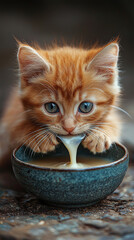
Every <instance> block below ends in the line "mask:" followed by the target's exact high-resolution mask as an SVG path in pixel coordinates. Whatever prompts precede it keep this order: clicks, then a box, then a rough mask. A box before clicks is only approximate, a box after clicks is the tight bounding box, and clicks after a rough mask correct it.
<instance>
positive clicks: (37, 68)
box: [17, 45, 50, 83]
mask: <svg viewBox="0 0 134 240" xmlns="http://www.w3.org/2000/svg"><path fill="white" fill-rule="evenodd" d="M17 56H18V62H19V69H20V75H21V80H23V81H25V83H32V82H35V81H36V79H37V77H38V76H40V75H43V74H45V72H48V71H50V64H49V63H48V62H47V61H46V60H45V59H44V58H43V57H42V56H40V54H39V53H38V52H37V51H36V50H35V49H33V48H32V47H30V46H27V45H20V46H19V49H18V54H17Z"/></svg>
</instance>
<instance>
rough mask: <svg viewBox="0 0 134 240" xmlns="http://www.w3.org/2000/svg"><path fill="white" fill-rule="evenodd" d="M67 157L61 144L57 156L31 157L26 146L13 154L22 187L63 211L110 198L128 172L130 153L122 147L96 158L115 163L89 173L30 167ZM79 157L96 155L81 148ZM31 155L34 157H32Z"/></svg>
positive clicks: (114, 148)
mask: <svg viewBox="0 0 134 240" xmlns="http://www.w3.org/2000/svg"><path fill="white" fill-rule="evenodd" d="M65 154H68V152H67V150H66V149H65V147H64V146H63V145H62V144H61V145H60V146H59V147H58V148H57V149H56V151H55V152H52V153H49V154H46V155H43V156H42V154H39V153H36V154H32V151H31V150H30V149H26V147H25V146H23V147H21V148H18V149H16V150H14V152H13V157H12V166H13V171H14V174H15V176H16V178H17V180H18V181H19V183H20V184H21V185H22V186H23V187H24V188H25V189H26V190H27V191H28V192H31V193H33V194H34V195H36V196H37V197H38V198H40V199H42V200H44V201H45V203H47V204H49V205H53V206H60V207H85V206H90V205H93V204H95V203H97V202H99V201H100V200H102V199H104V198H106V197H107V196H108V195H110V194H111V193H112V192H113V191H114V190H115V189H116V188H117V187H118V186H119V185H120V183H121V182H122V180H123V178H124V176H125V173H126V171H127V168H128V162H129V157H128V151H127V149H126V148H125V147H124V146H123V145H121V144H115V145H113V146H112V147H111V148H110V149H109V150H108V151H107V152H105V153H102V154H96V155H95V157H100V158H107V159H110V160H111V161H112V163H110V164H108V165H103V166H97V167H92V168H86V169H78V170H77V169H72V170H71V169H50V168H45V167H40V166H35V165H32V164H30V159H39V158H41V157H44V158H49V156H52V155H53V156H57V155H63V156H65ZM78 154H79V155H83V156H85V155H86V156H88V157H89V156H91V157H93V156H94V155H93V154H92V153H90V151H89V150H87V149H84V148H83V147H82V146H81V145H80V147H79V149H78ZM31 155H32V157H31Z"/></svg>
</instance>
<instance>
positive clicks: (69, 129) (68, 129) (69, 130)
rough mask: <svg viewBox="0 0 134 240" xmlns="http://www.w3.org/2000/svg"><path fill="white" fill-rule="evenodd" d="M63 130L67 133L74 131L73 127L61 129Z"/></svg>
mask: <svg viewBox="0 0 134 240" xmlns="http://www.w3.org/2000/svg"><path fill="white" fill-rule="evenodd" d="M63 128H64V130H66V131H67V132H68V133H71V132H72V131H73V130H74V129H75V127H63Z"/></svg>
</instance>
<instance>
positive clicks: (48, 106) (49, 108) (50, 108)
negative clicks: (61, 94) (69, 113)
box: [45, 102, 59, 113]
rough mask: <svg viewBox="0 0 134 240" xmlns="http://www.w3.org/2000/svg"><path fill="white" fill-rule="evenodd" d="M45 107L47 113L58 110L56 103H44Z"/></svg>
mask: <svg viewBox="0 0 134 240" xmlns="http://www.w3.org/2000/svg"><path fill="white" fill-rule="evenodd" d="M45 109H46V110H47V112H48V113H57V112H59V107H58V105H57V104H56V103H54V102H50V103H46V104H45Z"/></svg>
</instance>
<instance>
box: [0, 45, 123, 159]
mask: <svg viewBox="0 0 134 240" xmlns="http://www.w3.org/2000/svg"><path fill="white" fill-rule="evenodd" d="M118 53H119V47H118V43H117V42H112V43H110V44H108V45H106V46H104V47H100V48H91V49H90V50H86V49H81V48H72V47H54V48H52V49H46V50H43V49H41V48H39V47H37V48H32V47H30V46H29V45H25V44H22V43H20V44H19V49H18V62H19V71H20V83H19V86H18V87H17V88H15V89H14V91H13V92H12V94H11V97H10V101H8V105H7V108H6V109H5V112H4V114H3V117H2V120H1V126H0V164H3V163H4V161H5V159H7V157H9V155H10V154H11V152H12V150H13V149H14V148H15V147H17V146H19V145H23V144H25V145H27V146H30V147H31V148H32V149H33V150H34V151H35V152H43V153H46V152H48V151H53V150H54V149H55V146H56V145H57V144H58V141H57V139H56V134H63V135H66V134H69V132H71V130H72V129H74V130H73V131H72V132H71V134H72V135H73V134H79V133H82V132H86V133H87V136H86V138H85V140H84V141H83V145H84V147H86V148H88V149H90V150H91V151H92V152H94V153H96V152H103V151H105V150H106V149H108V148H109V147H110V145H111V144H112V143H113V142H115V141H118V138H119V124H118V116H117V115H116V113H115V109H114V107H113V106H114V105H116V104H117V99H118V96H119V93H120V87H119V83H118V68H117V61H118ZM86 100H88V101H91V102H93V103H94V108H93V111H91V112H90V113H89V114H81V113H79V112H78V111H77V109H78V106H79V104H80V103H81V102H83V101H86ZM46 102H56V103H57V104H58V105H59V107H60V108H61V113H58V114H48V113H47V112H46V111H45V108H44V104H45V103H46Z"/></svg>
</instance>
